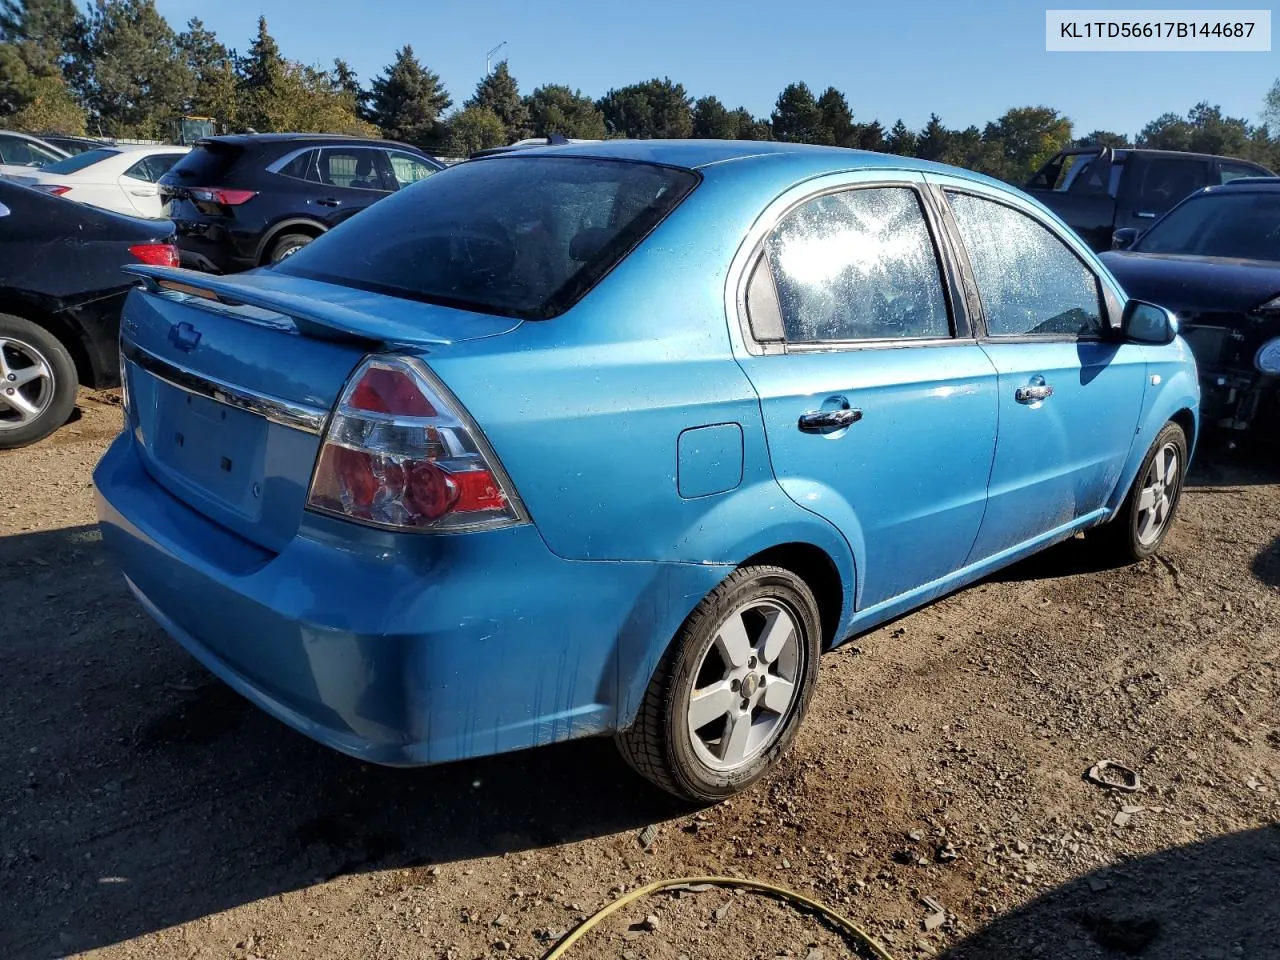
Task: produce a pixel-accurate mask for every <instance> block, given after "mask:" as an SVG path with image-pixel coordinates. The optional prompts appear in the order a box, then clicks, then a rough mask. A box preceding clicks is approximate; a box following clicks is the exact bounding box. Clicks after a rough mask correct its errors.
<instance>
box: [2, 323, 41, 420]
mask: <svg viewBox="0 0 1280 960" xmlns="http://www.w3.org/2000/svg"><path fill="white" fill-rule="evenodd" d="M53 386H54V384H53V369H52V368H51V367H50V366H49V361H47V360H46V359H45V358H44V355H43V354H41V353H40V351H39V350H37V349H36V348H35V347H33V346H31V345H30V344H28V343H23V342H22V341H21V340H14V339H13V338H11V337H0V430H16V429H18V428H19V427H25V426H27V424H29V423H32V422H34V421H35V420H38V419H39V418H40V416H41V414H43V413H44V412H45V411H46V410H48V409H49V404H51V403H53Z"/></svg>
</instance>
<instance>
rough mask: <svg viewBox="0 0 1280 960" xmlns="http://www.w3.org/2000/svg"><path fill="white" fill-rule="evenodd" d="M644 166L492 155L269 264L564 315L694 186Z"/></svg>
mask: <svg viewBox="0 0 1280 960" xmlns="http://www.w3.org/2000/svg"><path fill="white" fill-rule="evenodd" d="M697 182H698V177H697V175H696V174H694V173H691V172H689V171H687V170H676V169H672V168H670V167H661V166H657V165H654V164H648V163H632V162H628V161H620V160H598V159H586V158H579V157H527V156H526V157H498V158H494V159H490V160H477V161H471V162H467V163H461V164H458V165H457V166H454V167H452V168H450V169H449V170H447V171H445V172H443V173H438V174H436V175H435V176H433V177H429V178H428V179H426V180H423V181H421V182H420V183H416V184H414V185H413V186H411V187H407V188H405V189H403V190H401V191H399V192H398V193H395V194H393V195H392V196H390V197H388V198H387V199H385V200H381V201H379V202H378V203H377V204H375V205H374V206H372V207H370V208H369V209H368V210H366V211H365V212H363V213H361V214H360V215H359V216H357V217H353V218H352V219H351V220H348V221H347V222H346V223H344V224H342V226H340V227H338V228H337V229H335V230H332V231H330V232H329V233H327V234H325V235H324V236H322V237H321V238H320V239H318V240H317V241H315V242H314V243H312V244H310V245H308V246H306V247H303V248H302V249H301V250H299V251H298V252H297V253H295V254H293V255H292V256H291V257H289V258H288V259H287V260H283V261H281V262H280V263H279V264H278V265H277V266H276V267H275V268H274V269H276V270H278V271H280V272H281V273H285V274H290V275H292V276H298V277H307V278H310V279H313V280H324V281H327V282H329V283H338V284H342V285H343V286H349V287H356V288H359V289H362V290H371V291H375V292H378V293H386V294H390V295H392V296H398V297H406V298H409V299H414V300H423V301H426V302H428V303H439V304H442V305H445V306H455V307H460V308H462V309H466V310H475V311H478V312H481V313H494V314H500V315H503V316H513V317H521V318H527V319H544V318H547V317H554V316H556V315H557V314H560V313H563V312H564V311H565V310H567V309H569V307H571V306H573V304H575V303H576V302H577V301H578V300H579V299H581V298H582V296H583V295H585V294H586V292H587V291H588V290H590V289H591V287H592V286H594V285H595V283H596V282H597V281H599V280H600V278H601V277H603V276H604V275H605V274H606V273H608V272H609V270H611V269H613V267H614V266H615V265H617V263H618V262H619V261H621V260H622V259H623V258H624V257H625V256H626V255H627V254H628V253H629V252H630V251H631V249H632V248H633V247H635V245H636V244H638V243H639V242H640V241H641V240H642V239H643V238H644V237H645V235H646V234H647V233H648V232H649V231H650V230H652V229H653V228H654V227H655V226H657V224H658V223H659V222H661V220H662V219H663V218H664V217H665V216H667V214H669V213H670V212H671V211H672V210H674V209H675V207H676V205H677V204H679V203H680V201H681V200H683V199H684V197H685V196H687V195H688V193H689V191H690V190H692V189H693V187H694V186H695V185H696V184H697Z"/></svg>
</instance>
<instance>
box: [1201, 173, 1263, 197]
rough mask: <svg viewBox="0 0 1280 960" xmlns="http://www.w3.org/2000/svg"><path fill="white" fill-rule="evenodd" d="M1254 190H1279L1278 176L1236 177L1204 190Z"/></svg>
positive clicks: (1220, 191) (1241, 191)
mask: <svg viewBox="0 0 1280 960" xmlns="http://www.w3.org/2000/svg"><path fill="white" fill-rule="evenodd" d="M1255 190H1266V191H1270V190H1280V177H1237V178H1236V179H1235V180H1228V181H1227V182H1226V183H1220V184H1217V185H1216V186H1212V187H1206V188H1205V192H1209V191H1212V192H1213V193H1245V192H1251V191H1255Z"/></svg>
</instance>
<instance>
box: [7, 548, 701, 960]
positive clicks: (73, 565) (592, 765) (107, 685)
mask: <svg viewBox="0 0 1280 960" xmlns="http://www.w3.org/2000/svg"><path fill="white" fill-rule="evenodd" d="M0 605H3V608H4V609H9V610H22V611H23V615H22V616H21V617H6V618H3V619H0V677H4V678H5V696H4V698H3V701H2V702H0V722H2V723H3V724H4V728H5V730H6V736H5V737H4V739H3V741H0V903H4V904H6V905H7V906H6V907H5V908H4V912H5V914H6V919H5V921H4V922H3V923H2V924H0V927H3V932H2V933H0V955H3V956H4V957H6V958H21V957H41V958H47V957H52V956H60V955H64V954H67V953H72V952H76V951H81V950H88V949H91V948H94V947H99V946H104V945H107V944H111V943H116V942H119V941H122V940H127V939H130V938H132V937H136V936H138V935H140V934H144V933H147V932H149V931H153V930H157V929H160V928H163V927H166V926H170V925H172V924H176V923H181V922H183V921H186V920H190V919H192V918H196V917H202V916H207V915H209V914H212V913H216V912H218V911H222V910H226V909H229V908H231V907H234V906H237V905H239V904H242V903H246V902H250V901H254V900H258V899H261V898H263V897H268V896H271V895H274V894H278V893H282V892H285V891H289V890H293V889H297V888H299V887H304V886H308V885H311V884H313V883H315V882H317V881H319V880H322V879H326V878H330V877H334V876H337V875H340V874H344V873H350V872H355V871H363V870H374V869H386V868H391V867H405V866H414V865H425V864H429V863H442V862H448V861H454V860H463V859H471V858H475V857H486V856H492V855H500V854H503V853H507V852H510V851H519V850H524V849H529V848H533V847H545V846H549V845H555V844H561V843H565V842H567V841H572V840H577V839H582V838H585V837H591V836H597V835H601V834H608V833H614V832H618V831H622V830H632V829H639V828H641V827H643V826H644V825H645V824H648V823H652V822H654V821H656V820H661V819H666V818H669V817H671V816H674V815H676V814H679V813H681V812H686V811H685V809H684V808H681V807H679V806H678V805H677V804H676V803H675V802H674V801H673V800H671V799H670V798H668V797H667V796H666V795H665V794H662V793H660V792H658V791H656V790H654V789H652V788H650V787H648V786H647V784H645V783H644V782H643V781H641V780H640V779H639V778H638V777H636V776H635V775H634V774H633V773H632V772H631V771H630V770H629V769H627V768H626V767H625V765H624V764H623V763H622V761H621V760H620V758H619V757H618V755H617V753H616V751H615V750H614V748H613V745H612V743H610V742H608V741H606V740H591V741H582V742H578V743H572V744H566V745H563V746H558V747H549V748H545V749H541V750H534V751H527V752H523V753H518V754H512V755H508V756H504V757H494V758H490V759H486V760H481V761H473V762H466V763H458V764H450V765H446V766H441V767H433V768H427V769H420V770H390V769H385V768H379V767H371V766H367V765H364V764H361V763H359V762H357V761H354V760H351V759H349V758H347V757H344V756H341V755H339V754H337V753H334V752H332V751H330V750H327V749H325V748H323V747H320V746H318V745H315V744H313V743H312V742H311V741H309V740H307V739H306V738H304V737H302V736H301V735H299V734H296V733H294V732H293V731H292V730H289V729H287V728H286V727H284V726H283V725H282V724H280V723H278V722H277V721H275V720H273V719H271V718H270V717H268V716H266V715H265V714H263V713H261V712H260V711H258V710H256V709H255V708H253V707H252V706H250V705H249V704H248V703H247V702H246V701H244V700H242V699H241V698H240V697H239V696H238V695H236V694H235V693H233V692H232V691H231V690H230V689H229V688H227V687H225V686H224V685H223V684H222V683H221V682H219V681H217V680H216V679H214V678H213V677H212V675H210V674H208V673H207V672H206V671H205V670H204V669H203V668H202V667H201V666H199V665H198V664H197V663H196V662H195V661H194V660H192V659H190V658H189V657H188V656H187V655H186V654H185V653H184V652H183V651H182V650H181V649H180V648H179V647H178V646H177V645H176V644H174V643H172V642H171V641H169V640H168V639H167V638H165V637H164V636H163V634H161V632H160V631H159V630H158V629H157V628H155V627H154V626H153V625H152V624H151V623H150V621H149V620H147V619H146V618H145V617H144V616H143V615H142V614H141V612H140V610H139V608H138V606H137V604H136V603H135V602H134V600H133V598H132V597H131V596H130V595H129V594H128V592H127V590H126V589H125V587H124V585H123V583H122V582H121V580H120V578H119V575H118V573H117V572H116V571H115V569H114V567H113V566H112V564H111V563H110V561H109V559H108V558H107V557H106V555H105V552H104V550H103V548H102V545H101V542H100V540H99V539H98V535H97V532H96V530H95V529H94V528H92V527H80V528H74V529H65V530H59V531H55V532H49V533H34V534H24V535H19V536H13V537H7V538H2V539H0ZM18 626H20V627H21V629H16V628H17V627H18Z"/></svg>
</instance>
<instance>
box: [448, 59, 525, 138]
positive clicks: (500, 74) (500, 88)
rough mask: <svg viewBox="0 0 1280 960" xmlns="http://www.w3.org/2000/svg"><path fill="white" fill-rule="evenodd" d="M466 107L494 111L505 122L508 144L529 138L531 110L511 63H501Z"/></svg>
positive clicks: (485, 79) (480, 83)
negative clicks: (509, 64)
mask: <svg viewBox="0 0 1280 960" xmlns="http://www.w3.org/2000/svg"><path fill="white" fill-rule="evenodd" d="M463 107H464V108H470V107H483V108H485V109H488V110H492V111H493V113H494V115H495V116H496V117H497V118H498V119H499V120H501V121H502V127H503V129H504V130H505V131H506V134H505V136H506V140H507V143H513V142H515V141H516V140H521V139H523V138H525V137H527V136H528V135H529V108H528V106H527V105H526V104H525V102H524V98H522V97H521V96H520V85H519V84H518V83H516V78H515V77H513V76H511V70H510V69H509V68H508V66H507V61H505V60H503V61H501V62H500V63H499V64H498V65H497V66H496V67H494V68H493V72H492V73H491V74H489V75H488V76H487V77H484V78H483V79H482V80H481V81H480V82H479V83H478V84H476V92H475V95H474V96H473V97H472V98H471V99H470V100H468V101H467V102H466V103H464V104H463Z"/></svg>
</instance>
